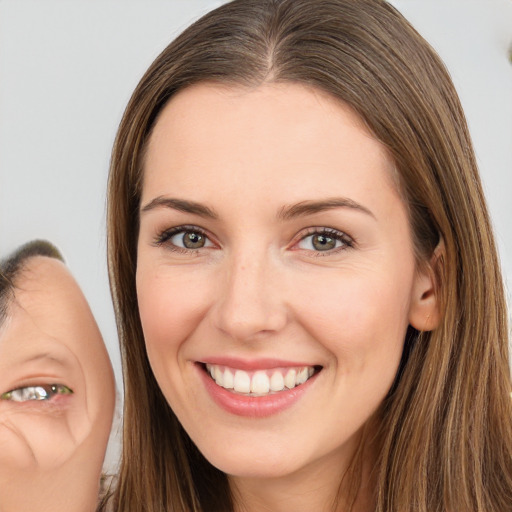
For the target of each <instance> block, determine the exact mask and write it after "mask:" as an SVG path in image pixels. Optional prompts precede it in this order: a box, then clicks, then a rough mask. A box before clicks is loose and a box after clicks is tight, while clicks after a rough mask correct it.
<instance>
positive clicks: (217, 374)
mask: <svg viewBox="0 0 512 512" xmlns="http://www.w3.org/2000/svg"><path fill="white" fill-rule="evenodd" d="M214 373H215V377H214V379H215V382H216V383H217V384H218V385H219V386H224V375H223V373H222V370H221V369H220V367H218V366H216V367H215V372H214Z"/></svg>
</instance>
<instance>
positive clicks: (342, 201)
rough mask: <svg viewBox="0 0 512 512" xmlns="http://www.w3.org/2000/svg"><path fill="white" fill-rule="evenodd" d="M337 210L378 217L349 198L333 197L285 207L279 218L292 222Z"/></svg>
mask: <svg viewBox="0 0 512 512" xmlns="http://www.w3.org/2000/svg"><path fill="white" fill-rule="evenodd" d="M335 208H351V209H353V210H357V211H359V212H362V213H364V214H366V215H369V216H370V217H372V218H374V219H375V220H376V217H375V215H374V214H373V212H372V211H371V210H369V209H368V208H366V207H365V206H363V205H362V204H359V203H357V202H356V201H353V200H352V199H349V198H347V197H332V198H328V199H322V200H320V201H301V202H300V203H296V204H293V205H289V206H284V207H283V208H281V210H280V211H279V213H278V218H280V219H282V220H290V219H293V218H296V217H304V216H306V215H313V214H315V213H320V212H323V211H325V210H333V209H335Z"/></svg>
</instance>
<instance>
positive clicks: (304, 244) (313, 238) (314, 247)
mask: <svg viewBox="0 0 512 512" xmlns="http://www.w3.org/2000/svg"><path fill="white" fill-rule="evenodd" d="M352 245H353V241H352V239H351V238H350V237H349V236H348V235H346V234H345V233H342V232H341V231H337V230H335V229H327V228H321V229H317V228H311V230H310V231H309V234H307V235H306V236H304V237H303V238H301V240H300V241H299V243H298V244H297V247H298V248H299V249H303V250H307V251H315V252H329V251H333V252H336V250H337V249H340V250H341V249H345V248H347V247H352Z"/></svg>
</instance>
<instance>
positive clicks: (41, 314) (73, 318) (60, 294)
mask: <svg viewBox="0 0 512 512" xmlns="http://www.w3.org/2000/svg"><path fill="white" fill-rule="evenodd" d="M87 337H88V338H89V341H90V342H92V343H90V347H93V346H94V343H93V342H94V338H98V337H99V333H98V332H97V327H96V325H95V322H94V319H93V317H92V313H91V312H90V309H89V306H88V304H87V302H86V300H85V297H84V296H83V294H82V292H81V290H80V288H79V286H78V284H77V283H76V281H75V280H74V278H73V277H72V276H71V274H70V272H69V271H68V269H67V267H66V266H65V265H64V264H63V263H62V262H61V261H58V260H56V259H54V258H49V257H44V256H35V257H32V258H29V259H28V260H27V261H26V262H24V263H23V266H22V268H20V271H19V272H18V273H17V275H16V277H15V280H14V289H13V297H12V300H10V302H9V307H8V313H7V317H6V320H5V322H4V325H3V327H2V333H1V337H0V353H3V354H4V356H5V354H6V352H12V351H15V352H16V353H21V352H22V351H24V350H32V349H37V350H38V351H41V349H42V348H43V347H44V346H46V345H48V348H49V349H50V348H52V347H53V348H57V349H59V348H66V349H70V350H71V351H72V352H73V353H74V354H75V355H79V354H81V353H82V352H83V350H84V348H87V345H88V344H86V343H84V339H85V338H87ZM43 351H44V350H43Z"/></svg>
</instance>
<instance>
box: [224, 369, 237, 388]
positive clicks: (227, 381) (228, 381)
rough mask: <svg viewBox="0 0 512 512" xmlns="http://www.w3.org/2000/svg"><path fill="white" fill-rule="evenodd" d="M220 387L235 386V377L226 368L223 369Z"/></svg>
mask: <svg viewBox="0 0 512 512" xmlns="http://www.w3.org/2000/svg"><path fill="white" fill-rule="evenodd" d="M222 387H223V388H226V389H233V388H234V387H235V379H234V377H233V374H232V373H231V370H229V369H228V368H226V369H225V370H224V384H223V385H222Z"/></svg>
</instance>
